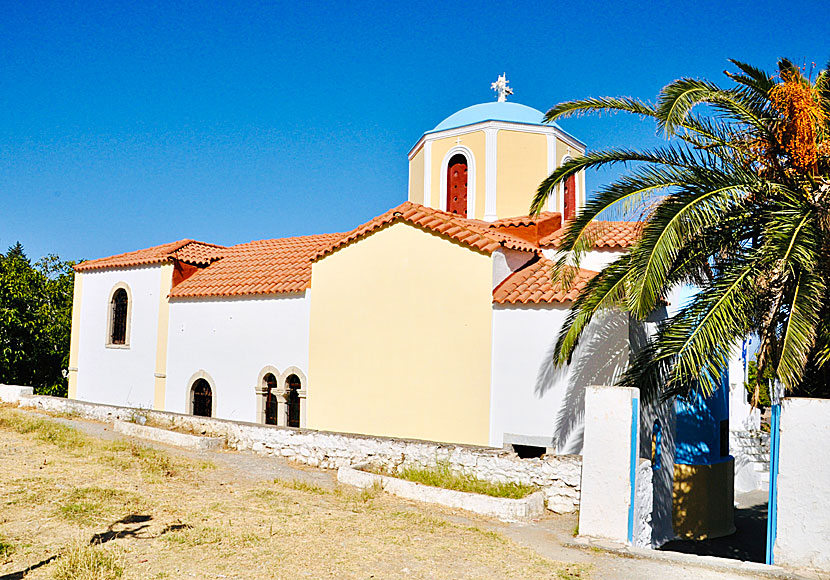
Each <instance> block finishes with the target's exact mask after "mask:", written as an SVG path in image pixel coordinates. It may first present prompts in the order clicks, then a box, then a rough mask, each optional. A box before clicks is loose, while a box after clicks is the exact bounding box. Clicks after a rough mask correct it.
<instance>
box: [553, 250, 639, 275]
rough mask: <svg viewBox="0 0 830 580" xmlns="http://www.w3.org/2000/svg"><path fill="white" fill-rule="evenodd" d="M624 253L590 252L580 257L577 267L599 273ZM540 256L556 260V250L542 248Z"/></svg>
mask: <svg viewBox="0 0 830 580" xmlns="http://www.w3.org/2000/svg"><path fill="white" fill-rule="evenodd" d="M624 253H625V252H622V251H620V250H591V251H590V252H586V253H585V255H584V256H582V261H581V262H580V263H579V267H580V268H584V269H585V270H593V271H594V272H599V271H600V270H602V269H603V268H605V267H606V266H607V265H608V264H610V263H612V262H613V261H614V260H616V259H617V258H619V257H620V256H622V255H623V254H624ZM542 255H544V256H545V257H546V258H547V259H548V260H556V259H557V250H556V249H554V248H544V249H543V250H542Z"/></svg>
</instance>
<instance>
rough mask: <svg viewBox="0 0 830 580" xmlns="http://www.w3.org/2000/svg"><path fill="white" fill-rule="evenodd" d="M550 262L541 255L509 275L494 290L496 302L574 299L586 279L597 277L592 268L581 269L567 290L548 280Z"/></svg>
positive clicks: (524, 302) (533, 302) (536, 301)
mask: <svg viewBox="0 0 830 580" xmlns="http://www.w3.org/2000/svg"><path fill="white" fill-rule="evenodd" d="M552 268H553V262H552V261H551V260H547V259H545V258H540V259H538V260H536V261H534V262H532V263H530V264H528V265H526V266H524V267H522V268H520V269H519V270H517V271H515V272H513V273H512V274H510V275H509V276H508V277H507V278H506V279H505V280H504V281H503V282H502V283H501V284H499V285H498V286H496V289H495V290H493V302H495V303H496V304H540V303H550V302H567V301H570V300H575V299H576V297H577V296H579V293H580V292H581V291H582V289H583V288H585V285H586V284H587V283H588V281H589V280H590V279H591V278H593V277H594V276H596V274H597V273H596V272H594V271H592V270H584V269H580V270H579V272H578V273H577V275H576V276H575V277H574V279H573V281H572V282H571V287H570V288H568V289H567V290H566V289H563V288H562V285H561V284H559V283H557V284H554V283H553V281H552V280H551V269H552Z"/></svg>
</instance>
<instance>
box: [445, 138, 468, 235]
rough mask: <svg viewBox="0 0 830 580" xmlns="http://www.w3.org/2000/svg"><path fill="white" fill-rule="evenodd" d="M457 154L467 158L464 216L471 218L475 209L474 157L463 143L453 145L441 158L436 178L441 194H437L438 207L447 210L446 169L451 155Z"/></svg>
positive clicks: (448, 166)
mask: <svg viewBox="0 0 830 580" xmlns="http://www.w3.org/2000/svg"><path fill="white" fill-rule="evenodd" d="M459 154H460V155H463V156H464V157H465V158H466V159H467V215H466V216H464V217H466V218H470V219H472V218H474V217H475V209H476V158H475V155H473V152H472V150H471V149H470V148H469V147H466V146H464V145H455V146H454V147H452V148H451V149H450V150H449V151H447V153H446V155H444V158H443V159H442V160H441V174H440V178H439V180H438V181H439V185H440V186H441V194H440V195H439V196H438V209H440V210H441V211H447V171H448V170H449V168H450V159H452V158H453V155H459Z"/></svg>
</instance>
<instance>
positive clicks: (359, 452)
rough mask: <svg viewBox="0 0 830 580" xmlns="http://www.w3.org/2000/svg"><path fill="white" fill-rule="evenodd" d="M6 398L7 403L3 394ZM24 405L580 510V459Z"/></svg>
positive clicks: (106, 409) (49, 401) (108, 408)
mask: <svg viewBox="0 0 830 580" xmlns="http://www.w3.org/2000/svg"><path fill="white" fill-rule="evenodd" d="M0 398H3V393H2V392H0ZM4 400H5V399H4ZM19 401H20V405H21V406H22V407H30V408H35V409H39V410H43V411H48V412H53V413H70V414H74V415H78V416H80V417H84V418H87V419H94V420H98V421H107V422H109V421H113V420H116V419H118V420H123V421H136V420H138V419H140V422H144V421H145V420H146V422H148V424H152V425H156V426H159V427H163V428H167V429H180V430H184V431H187V432H191V433H196V434H202V435H207V436H211V437H222V438H224V439H225V440H226V441H227V444H228V447H230V448H232V449H238V450H251V451H254V452H256V453H262V454H267V455H274V456H278V457H283V458H286V459H288V460H291V461H296V462H298V463H303V464H306V465H310V466H313V467H321V468H325V469H337V468H339V467H341V466H353V465H356V464H368V465H371V466H374V467H378V468H383V469H386V470H388V471H390V472H395V471H397V470H399V469H401V468H402V467H407V466H432V465H435V464H436V463H438V462H446V463H448V464H449V465H450V467H451V468H452V469H454V470H457V471H459V472H464V473H469V474H472V475H474V476H476V477H478V478H480V479H484V480H487V481H501V482H509V481H513V482H519V483H525V484H530V485H536V486H538V487H540V488H541V489H542V490H543V491H544V492H545V499H546V505H547V508H548V509H549V510H552V511H554V512H557V513H569V512H573V511H575V510H576V509H577V508H578V507H579V497H580V474H581V470H582V458H581V457H580V456H578V455H553V456H545V457H544V458H541V459H536V458H533V459H520V458H519V457H518V456H516V455H515V454H514V453H511V452H507V451H504V450H501V449H493V448H490V447H476V446H472V445H453V444H445V443H434V442H430V441H418V440H407V439H392V438H387V437H374V436H367V435H352V434H344V433H331V432H326V431H313V430H309V429H295V428H291V427H276V426H272V425H259V424H255V423H243V422H239V421H227V420H224V419H213V418H208V417H195V416H192V415H180V414H177V413H169V412H165V411H153V410H149V409H134V408H127V407H117V406H114V405H100V404H96V403H87V402H84V401H77V400H70V399H63V398H58V397H46V396H22V397H19Z"/></svg>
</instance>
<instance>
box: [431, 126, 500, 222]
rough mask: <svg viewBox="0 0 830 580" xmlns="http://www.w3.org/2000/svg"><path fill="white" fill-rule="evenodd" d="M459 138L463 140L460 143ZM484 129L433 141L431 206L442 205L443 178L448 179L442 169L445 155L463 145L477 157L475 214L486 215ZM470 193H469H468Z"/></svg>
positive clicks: (479, 217)
mask: <svg viewBox="0 0 830 580" xmlns="http://www.w3.org/2000/svg"><path fill="white" fill-rule="evenodd" d="M459 139H460V140H461V141H460V143H459ZM484 140H485V137H484V131H473V132H472V133H466V134H464V135H459V136H457V137H444V138H443V139H436V140H435V141H433V142H432V152H431V153H430V156H431V163H430V165H431V170H430V176H431V177H432V181H431V184H430V187H431V190H430V191H431V192H432V193H431V202H430V207H434V208H436V209H438V208H440V207H441V200H440V198H441V180H442V179H444V180H445V179H447V176H446V174H445V173H444V172H443V171H441V164H442V162H443V161H444V156H446V154H447V153H448V152H449V150H450V149H452V148H453V147H455V146H456V145H459V144H460V145H463V146H464V147H467V148H468V149H469V150H470V151H472V152H473V156H474V157H475V173H476V178H475V179H476V205H475V216H470V217H476V218H478V219H481V218H482V217H484V176H485V175H486V174H485V171H486V162H487V160H486V159H485V157H486V154H485V145H484ZM468 194H469V193H468Z"/></svg>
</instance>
